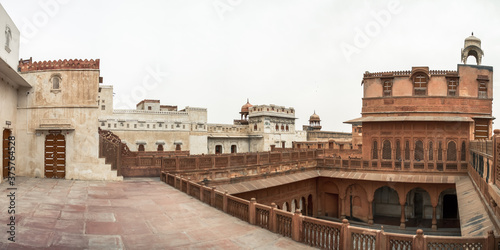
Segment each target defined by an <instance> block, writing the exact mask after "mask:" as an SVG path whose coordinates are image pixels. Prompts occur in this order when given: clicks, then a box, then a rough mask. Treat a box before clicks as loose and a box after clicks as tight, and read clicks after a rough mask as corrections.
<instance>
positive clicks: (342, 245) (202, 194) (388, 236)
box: [161, 172, 500, 250]
mask: <svg viewBox="0 0 500 250" xmlns="http://www.w3.org/2000/svg"><path fill="white" fill-rule="evenodd" d="M161 178H162V181H164V182H166V183H167V184H168V185H170V186H173V187H175V188H177V189H179V190H181V191H182V192H185V193H186V194H189V195H190V196H192V197H195V198H196V199H198V200H200V201H202V202H204V203H206V204H208V205H210V206H212V207H215V208H217V209H219V210H221V211H223V212H225V213H228V214H230V215H233V216H235V217H237V218H239V219H241V220H243V221H246V222H248V223H250V224H252V225H257V226H260V227H262V228H265V229H267V230H269V231H271V232H273V233H277V234H280V235H282V236H284V237H289V238H291V239H293V240H295V241H298V242H302V243H304V244H307V245H310V246H313V247H318V248H322V249H415V250H420V249H499V248H500V237H495V236H494V234H493V231H489V232H488V235H487V236H485V237H447V236H429V235H424V233H423V231H422V230H421V229H418V230H417V232H416V234H415V235H409V234H396V233H387V232H384V231H383V230H375V229H369V228H361V227H355V226H351V225H350V224H349V222H348V220H346V219H344V220H343V221H342V223H340V222H333V221H326V220H321V219H316V218H311V217H307V216H303V215H302V214H301V212H300V210H298V209H297V210H296V211H295V212H294V213H291V212H287V211H283V210H280V209H278V208H277V206H276V205H275V204H274V203H273V204H271V206H267V205H263V204H259V203H257V201H256V200H255V199H254V198H252V199H251V200H250V201H248V200H244V199H241V198H238V197H235V196H232V195H229V194H227V192H221V191H219V190H216V189H215V188H210V187H206V186H203V185H199V184H197V183H195V182H193V181H191V180H189V179H184V178H182V177H180V176H177V175H173V174H170V173H165V172H164V173H162V176H161Z"/></svg>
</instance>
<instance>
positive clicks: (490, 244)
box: [486, 230, 495, 249]
mask: <svg viewBox="0 0 500 250" xmlns="http://www.w3.org/2000/svg"><path fill="white" fill-rule="evenodd" d="M486 246H487V247H486V249H495V235H494V234H493V230H490V231H488V237H486Z"/></svg>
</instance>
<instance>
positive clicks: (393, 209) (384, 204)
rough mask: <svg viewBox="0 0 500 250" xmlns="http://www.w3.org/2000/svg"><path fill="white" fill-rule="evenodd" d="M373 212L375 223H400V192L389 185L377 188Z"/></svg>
mask: <svg viewBox="0 0 500 250" xmlns="http://www.w3.org/2000/svg"><path fill="white" fill-rule="evenodd" d="M372 212H373V221H374V222H375V223H384V224H391V225H392V224H394V225H399V224H400V218H401V205H400V204H399V195H398V192H397V191H396V190H395V189H393V188H391V187H388V186H383V187H380V188H378V189H377V190H375V194H374V195H373V206H372ZM392 218H394V219H392ZM391 222H393V223H391Z"/></svg>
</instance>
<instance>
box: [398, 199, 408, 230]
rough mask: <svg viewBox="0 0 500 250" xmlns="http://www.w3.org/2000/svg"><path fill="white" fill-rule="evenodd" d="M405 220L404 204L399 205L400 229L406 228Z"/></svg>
mask: <svg viewBox="0 0 500 250" xmlns="http://www.w3.org/2000/svg"><path fill="white" fill-rule="evenodd" d="M405 223H406V218H405V204H404V203H403V204H401V224H400V225H399V228H400V229H405V228H406V224H405Z"/></svg>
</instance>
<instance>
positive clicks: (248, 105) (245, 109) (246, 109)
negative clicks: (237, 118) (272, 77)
mask: <svg viewBox="0 0 500 250" xmlns="http://www.w3.org/2000/svg"><path fill="white" fill-rule="evenodd" d="M250 107H253V105H252V104H250V102H249V101H248V99H247V103H245V105H243V106H241V113H248V112H249V109H250Z"/></svg>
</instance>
